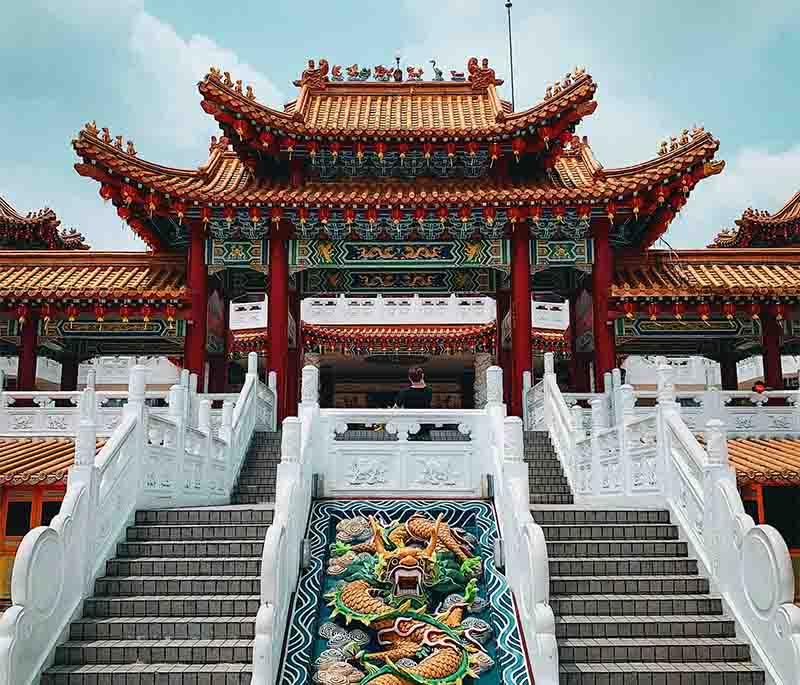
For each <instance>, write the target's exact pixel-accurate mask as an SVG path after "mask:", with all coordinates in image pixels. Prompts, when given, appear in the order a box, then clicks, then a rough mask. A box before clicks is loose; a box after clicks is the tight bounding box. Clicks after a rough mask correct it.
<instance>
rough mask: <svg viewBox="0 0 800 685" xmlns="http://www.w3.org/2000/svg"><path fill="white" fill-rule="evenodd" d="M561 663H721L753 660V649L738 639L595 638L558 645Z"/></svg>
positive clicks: (569, 641)
mask: <svg viewBox="0 0 800 685" xmlns="http://www.w3.org/2000/svg"><path fill="white" fill-rule="evenodd" d="M558 659H559V662H560V663H562V664H564V663H574V662H583V663H595V664H597V663H604V664H611V663H615V662H623V663H625V662H634V663H641V662H643V661H645V662H650V663H654V662H658V663H683V662H694V663H719V662H723V661H749V660H750V646H749V645H748V644H747V643H745V642H741V641H739V640H736V639H735V638H725V637H723V638H711V637H690V638H671V639H663V638H646V637H645V638H642V637H640V638H619V637H618V638H614V639H608V638H594V639H591V638H589V639H581V638H575V639H566V640H562V641H561V642H560V643H559V645H558Z"/></svg>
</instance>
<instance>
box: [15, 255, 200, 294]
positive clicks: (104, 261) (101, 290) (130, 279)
mask: <svg viewBox="0 0 800 685" xmlns="http://www.w3.org/2000/svg"><path fill="white" fill-rule="evenodd" d="M188 297H189V294H188V291H187V288H186V265H185V260H184V259H183V258H182V257H180V256H177V255H176V256H161V255H151V254H147V253H136V252H80V253H74V252H56V251H48V252H46V253H40V252H27V251H26V252H12V251H8V252H0V299H6V300H48V299H54V298H58V299H67V300H70V299H73V300H78V299H80V300H115V299H135V300H139V299H144V300H167V301H173V300H186V299H188Z"/></svg>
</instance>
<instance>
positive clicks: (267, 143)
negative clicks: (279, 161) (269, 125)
mask: <svg viewBox="0 0 800 685" xmlns="http://www.w3.org/2000/svg"><path fill="white" fill-rule="evenodd" d="M258 142H259V143H261V147H263V148H264V149H265V150H271V149H272V148H273V147H274V146H275V136H273V135H272V134H271V133H270V132H269V131H262V132H261V135H259V136H258Z"/></svg>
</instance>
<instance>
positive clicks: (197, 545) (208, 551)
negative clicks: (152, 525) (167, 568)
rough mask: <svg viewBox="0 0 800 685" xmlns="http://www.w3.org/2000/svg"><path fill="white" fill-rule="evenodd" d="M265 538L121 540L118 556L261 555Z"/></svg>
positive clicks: (118, 546)
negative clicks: (166, 540)
mask: <svg viewBox="0 0 800 685" xmlns="http://www.w3.org/2000/svg"><path fill="white" fill-rule="evenodd" d="M263 548H264V540H263V538H262V539H258V540H224V541H216V540H207V541H200V542H190V541H183V542H181V541H175V542H120V543H119V544H118V545H117V556H118V557H123V558H126V557H181V558H182V557H258V558H260V557H261V551H262V550H263Z"/></svg>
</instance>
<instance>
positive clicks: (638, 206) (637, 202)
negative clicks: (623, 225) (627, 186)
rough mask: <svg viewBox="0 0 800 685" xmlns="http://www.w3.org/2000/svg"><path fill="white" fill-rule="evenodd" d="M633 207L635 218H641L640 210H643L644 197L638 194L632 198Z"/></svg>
mask: <svg viewBox="0 0 800 685" xmlns="http://www.w3.org/2000/svg"><path fill="white" fill-rule="evenodd" d="M631 209H633V216H634V218H636V219H638V218H639V212H641V211H642V198H640V197H639V196H638V195H634V197H633V199H632V200H631Z"/></svg>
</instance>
